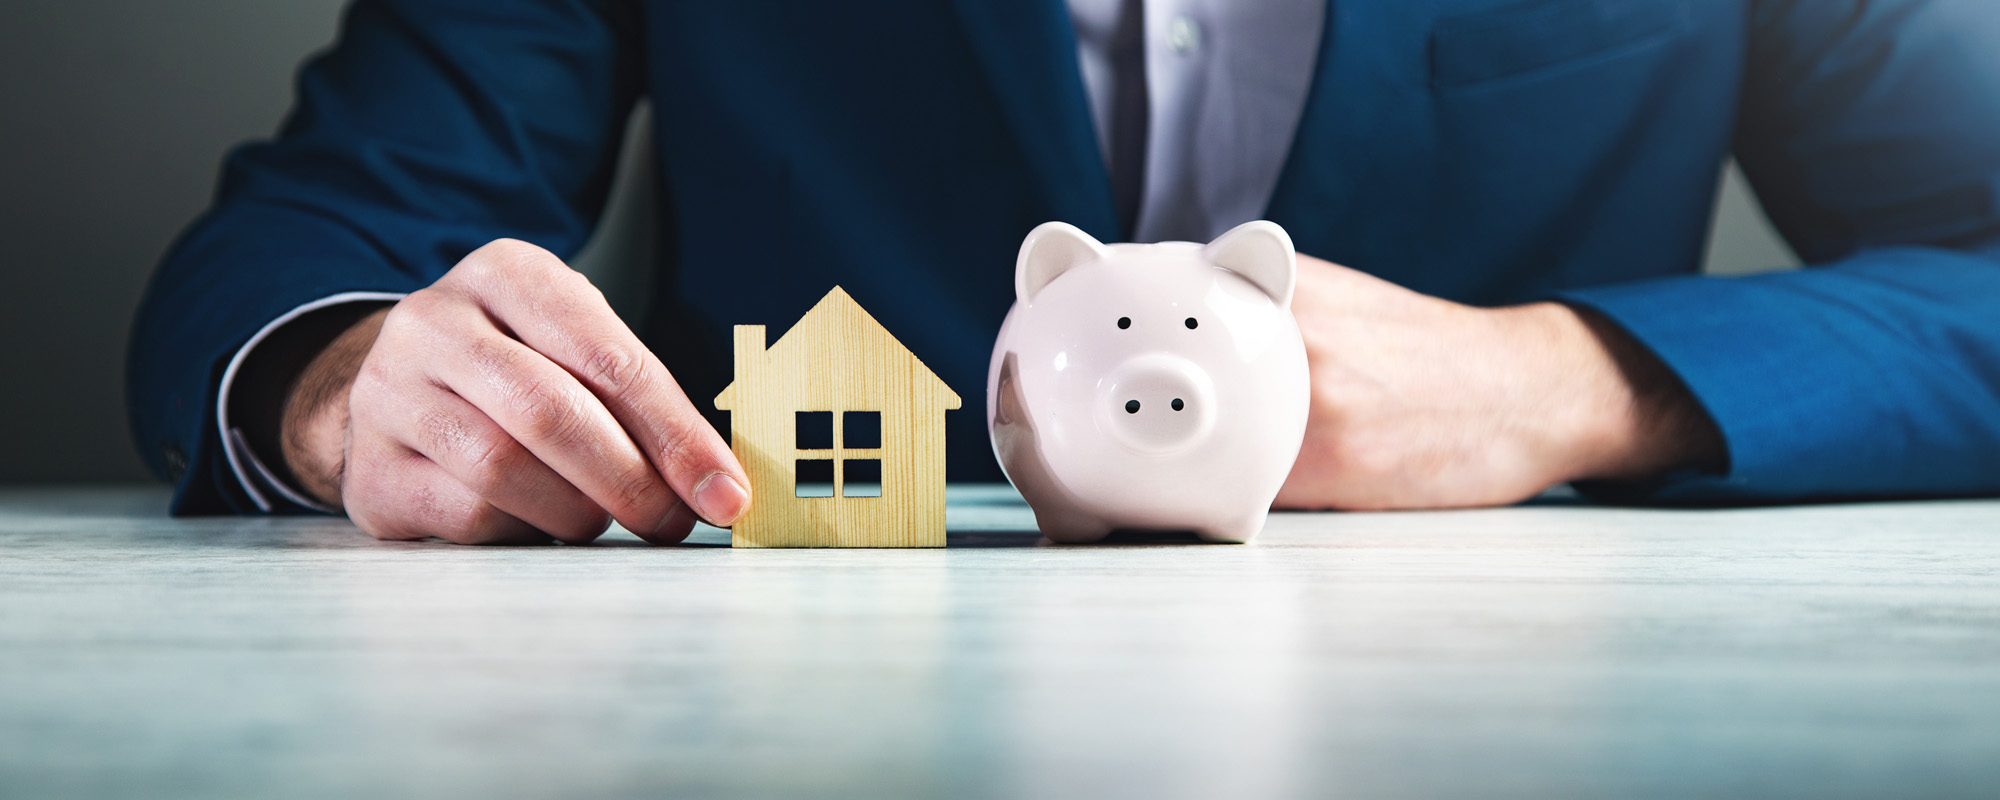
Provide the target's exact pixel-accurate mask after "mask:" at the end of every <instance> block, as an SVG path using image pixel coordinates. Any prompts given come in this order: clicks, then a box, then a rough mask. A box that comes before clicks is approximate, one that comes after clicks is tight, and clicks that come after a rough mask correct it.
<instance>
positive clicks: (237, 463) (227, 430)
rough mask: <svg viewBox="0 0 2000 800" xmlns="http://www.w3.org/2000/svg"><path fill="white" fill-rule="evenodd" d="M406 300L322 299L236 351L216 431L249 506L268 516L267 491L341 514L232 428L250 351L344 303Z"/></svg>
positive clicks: (380, 296) (372, 296)
mask: <svg viewBox="0 0 2000 800" xmlns="http://www.w3.org/2000/svg"><path fill="white" fill-rule="evenodd" d="M404 296H405V295H404V294H402V293H399V292H341V293H340V294H336V295H329V296H327V297H322V298H320V299H318V300H314V301H312V302H310V303H307V304H305V305H302V306H299V307H298V308H294V309H292V310H290V311H287V312H285V313H284V315H283V316H280V317H278V318H277V319H274V320H271V321H270V322H269V323H268V324H266V325H265V326H264V327H262V328H259V329H257V333H256V334H254V335H252V336H251V337H250V341H248V342H244V343H243V347H242V349H240V350H237V351H236V357H234V358H231V359H229V367H228V368H227V369H224V370H223V371H222V386H221V389H220V390H219V391H220V394H218V395H216V398H215V426H216V430H219V431H221V432H222V452H223V455H225V456H227V457H228V458H229V471H230V472H233V473H235V474H236V480H237V482H238V483H241V484H242V485H243V493H244V494H247V495H249V496H250V502H252V503H256V504H257V510H259V511H263V512H264V513H267V514H268V513H270V512H271V501H270V499H269V497H268V496H267V495H266V494H265V491H264V489H266V488H268V489H269V490H270V491H272V492H276V493H277V494H278V496H280V497H283V498H284V499H286V500H290V501H291V502H294V503H297V504H299V505H301V506H304V507H306V508H310V509H312V510H314V511H318V512H320V513H323V514H338V513H340V509H337V508H333V507H330V506H328V505H327V504H325V503H322V502H319V501H318V500H314V499H312V498H311V497H308V496H306V493H305V492H301V491H299V490H297V489H294V488H292V487H291V486H288V485H286V484H285V482H284V481H282V480H279V479H278V476H277V474H276V473H273V472H272V471H271V469H270V468H269V467H266V466H264V462H263V461H261V460H258V458H257V454H256V453H254V452H251V450H250V443H249V440H248V439H247V438H245V437H244V435H243V431H242V430H241V429H238V428H237V427H235V426H233V425H230V424H229V390H230V387H232V386H235V385H236V370H238V369H240V368H242V366H243V362H244V360H245V359H247V358H248V357H249V356H250V351H251V350H253V349H255V348H256V347H257V345H258V344H260V343H262V342H263V341H264V340H265V339H266V338H269V337H270V335H271V333H272V332H274V331H276V330H277V329H279V328H281V327H284V325H285V323H287V322H291V321H292V320H295V319H298V318H299V317H302V316H305V315H306V314H309V313H312V312H314V311H318V310H320V309H322V308H327V307H329V306H337V305H341V304H343V303H380V302H392V303H393V302H395V301H397V300H401V299H403V297H404ZM253 474H254V475H255V476H256V479H255V480H252V479H251V476H252V475H253Z"/></svg>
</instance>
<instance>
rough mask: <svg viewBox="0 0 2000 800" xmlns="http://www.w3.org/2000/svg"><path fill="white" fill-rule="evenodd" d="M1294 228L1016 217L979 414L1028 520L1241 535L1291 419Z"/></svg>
mask: <svg viewBox="0 0 2000 800" xmlns="http://www.w3.org/2000/svg"><path fill="white" fill-rule="evenodd" d="M1297 270H1298V267H1297V261H1296V258H1295V257H1294V255H1293V252H1292V243H1291V238H1290V237H1289V236H1287V235H1286V234H1285V232H1284V229H1282V228H1280V227H1278V226H1277V225H1276V224H1274V223H1270V222H1263V221H1259V222H1251V223H1246V224H1244V225H1241V226H1238V227H1237V228H1235V229H1233V230H1231V231H1229V232H1228V233H1225V234H1223V235H1222V236H1221V237H1219V238H1217V239H1216V240H1215V241H1214V242H1211V243H1209V244H1207V245H1199V244H1193V243H1189V242H1162V243H1159V244H1150V245H1140V244H1116V245H1109V246H1107V245H1104V244H1100V243H1098V242H1097V240H1095V239H1093V238H1091V237H1090V236H1089V235H1088V234H1086V233H1084V232H1083V231H1081V230H1078V229H1077V228H1076V227H1074V226H1071V225H1069V224H1067V223H1061V222H1049V223H1044V224H1043V225H1041V226H1040V227H1037V228H1035V230H1034V231H1033V232H1031V233H1029V234H1028V238H1027V240H1026V241H1025V242H1023V243H1022V245H1021V255H1020V258H1019V260H1018V261H1017V262H1016V264H1015V275H1014V283H1015V302H1014V307H1013V309H1012V310H1011V311H1009V312H1008V314H1007V319H1006V322H1004V323H1002V324H1001V326H1000V336H999V339H998V341H996V342H995V343H994V347H993V361H992V363H991V365H990V366H989V368H988V371H987V381H986V407H987V413H988V417H987V430H988V432H989V433H990V434H991V435H992V439H993V452H994V454H995V455H996V456H997V457H998V458H999V459H1000V465H1001V467H1002V468H1003V469H1005V470H1006V472H1007V478H1008V479H1009V480H1011V481H1013V482H1014V486H1015V487H1016V488H1017V489H1019V490H1020V491H1021V494H1022V496H1023V497H1025V498H1027V500H1028V504H1029V506H1031V507H1033V508H1034V510H1035V520H1036V522H1037V523H1038V524H1039V525H1040V527H1041V529H1042V534H1043V535H1045V536H1047V537H1049V538H1050V539H1051V540H1054V541H1058V542H1091V541H1096V540H1099V539H1102V538H1104V536H1105V535H1106V534H1108V533H1110V532H1111V531H1112V530H1121V529H1141V530H1185V531H1193V532H1195V533H1196V534H1197V535H1199V536H1201V537H1202V538H1203V539H1206V540H1209V541H1219V542H1247V541H1249V540H1250V539H1252V538H1253V537H1255V536H1256V535H1257V532H1258V531H1260V530H1262V529H1263V527H1264V518H1265V515H1266V513H1267V512H1268V511H1269V509H1270V506H1271V501H1272V499H1274V498H1276V497H1277V494H1278V488H1279V487H1280V486H1281V485H1283V483H1284V480H1285V476H1286V475H1287V474H1288V473H1289V472H1290V471H1291V467H1292V462H1293V461H1294V460H1295V459H1296V458H1297V457H1298V452H1299V444H1300V442H1301V441H1303V439H1304V437H1305V425H1306V413H1307V404H1308V402H1309V399H1310V387H1309V385H1308V382H1307V372H1306V355H1305V345H1304V343H1303V341H1302V340H1301V339H1300V338H1299V329H1298V323H1297V322H1296V321H1295V320H1293V318H1292V313H1291V297H1292V287H1293V285H1294V282H1295V279H1296V276H1297Z"/></svg>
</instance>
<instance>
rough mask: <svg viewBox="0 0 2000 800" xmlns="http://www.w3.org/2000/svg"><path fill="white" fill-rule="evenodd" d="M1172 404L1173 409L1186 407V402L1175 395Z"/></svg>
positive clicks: (1177, 409)
mask: <svg viewBox="0 0 2000 800" xmlns="http://www.w3.org/2000/svg"><path fill="white" fill-rule="evenodd" d="M1173 406H1174V410H1175V411H1179V410H1181V409H1183V408H1186V407H1187V404H1186V403H1183V402H1181V399H1180V398H1178V397H1176V398H1174V402H1173Z"/></svg>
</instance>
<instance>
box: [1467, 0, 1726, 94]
mask: <svg viewBox="0 0 2000 800" xmlns="http://www.w3.org/2000/svg"><path fill="white" fill-rule="evenodd" d="M1688 3H1689V0H1545V1H1544V2H1536V3H1530V4H1527V5H1517V6H1510V7H1507V8H1501V9H1496V10H1492V11H1481V12H1474V13H1470V14H1461V15H1458V16H1451V17H1446V18H1444V19H1441V20H1439V21H1438V22H1437V24H1436V26H1435V27H1433V28H1432V31H1431V42H1430V45H1431V52H1430V57H1431V59H1430V60H1431V86H1432V88H1433V89H1436V90H1439V91H1443V90H1447V89H1455V88H1465V87H1471V86H1477V85H1485V84H1489V83H1498V82H1501V81H1508V80H1510V79H1512V80H1532V79H1534V78H1536V77H1541V76H1547V75H1556V74H1561V73H1564V72H1568V71H1571V70H1577V69H1583V68H1587V67H1590V66H1592V65H1595V64H1597V63H1600V62H1605V61H1611V60H1615V59H1617V58H1620V57H1622V56H1625V55H1628V54H1632V53H1637V52H1641V51H1644V50H1646V49H1649V48H1651V47H1653V46H1655V45H1658V44H1660V43H1661V42H1664V41H1666V40H1668V39H1672V38H1673V37H1675V36H1678V35H1680V34H1681V33H1684V32H1686V31H1687V30H1688V29H1689V28H1690V26H1691V23H1690V13H1689V8H1688Z"/></svg>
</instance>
